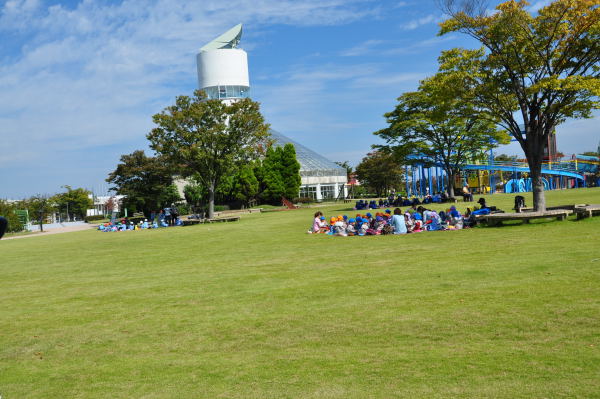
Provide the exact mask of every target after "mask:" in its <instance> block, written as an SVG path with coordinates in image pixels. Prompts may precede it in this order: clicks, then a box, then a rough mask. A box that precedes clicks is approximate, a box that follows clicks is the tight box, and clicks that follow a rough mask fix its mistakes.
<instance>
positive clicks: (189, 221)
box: [181, 216, 240, 226]
mask: <svg viewBox="0 0 600 399" xmlns="http://www.w3.org/2000/svg"><path fill="white" fill-rule="evenodd" d="M238 220H240V217H239V216H229V217H218V218H213V219H186V220H182V221H181V222H182V223H183V225H184V226H192V225H195V224H201V223H218V222H237V221H238Z"/></svg>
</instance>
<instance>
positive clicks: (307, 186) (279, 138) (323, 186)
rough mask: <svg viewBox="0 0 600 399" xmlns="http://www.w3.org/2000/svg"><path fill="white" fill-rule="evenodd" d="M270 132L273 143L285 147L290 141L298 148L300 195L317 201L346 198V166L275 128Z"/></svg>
mask: <svg viewBox="0 0 600 399" xmlns="http://www.w3.org/2000/svg"><path fill="white" fill-rule="evenodd" d="M269 133H271V139H272V140H273V145H275V146H278V147H283V146H284V145H286V144H288V143H289V144H293V146H294V148H295V149H296V159H297V160H298V162H299V163H300V177H301V178H302V185H301V186H300V193H299V196H300V197H303V198H306V197H308V198H312V199H314V200H317V201H321V200H328V199H335V198H346V196H347V195H348V189H347V186H346V183H347V181H348V179H347V174H346V169H345V168H343V167H341V166H339V165H336V164H335V163H333V162H331V161H330V160H328V159H327V158H325V157H324V156H322V155H320V154H317V153H316V152H314V151H313V150H311V149H310V148H307V147H305V146H303V145H302V144H300V143H298V142H296V141H294V140H292V139H290V138H289V137H287V136H284V135H283V134H281V133H279V132H277V131H275V130H273V129H271V130H270V131H269Z"/></svg>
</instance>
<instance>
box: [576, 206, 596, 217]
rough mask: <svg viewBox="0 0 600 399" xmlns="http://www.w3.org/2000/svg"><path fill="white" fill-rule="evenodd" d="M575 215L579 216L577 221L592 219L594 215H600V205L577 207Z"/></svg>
mask: <svg viewBox="0 0 600 399" xmlns="http://www.w3.org/2000/svg"><path fill="white" fill-rule="evenodd" d="M575 213H576V214H577V220H579V219H584V218H591V217H592V216H594V213H596V214H598V213H600V204H587V205H576V206H575Z"/></svg>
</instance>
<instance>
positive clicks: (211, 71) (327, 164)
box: [178, 24, 348, 201]
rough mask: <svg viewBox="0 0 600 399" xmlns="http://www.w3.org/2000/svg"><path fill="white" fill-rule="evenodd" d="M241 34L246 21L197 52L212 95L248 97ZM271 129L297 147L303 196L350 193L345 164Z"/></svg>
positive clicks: (279, 142) (281, 141)
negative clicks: (341, 164)
mask: <svg viewBox="0 0 600 399" xmlns="http://www.w3.org/2000/svg"><path fill="white" fill-rule="evenodd" d="M241 37H242V25H241V24H239V25H237V26H235V27H233V28H232V29H230V30H228V31H227V32H225V33H224V34H222V35H221V36H219V37H217V38H216V39H214V40H213V41H211V42H210V43H208V44H206V45H205V46H203V47H202V48H201V49H200V52H199V53H198V55H197V56H196V61H197V65H198V85H199V87H200V89H202V90H204V91H205V92H206V94H207V96H208V98H210V99H220V100H222V101H226V102H232V101H237V100H239V99H241V98H244V97H248V94H249V92H250V79H249V74H248V54H247V53H246V52H245V51H244V50H242V49H240V48H238V45H239V42H240V39H241ZM270 133H271V136H272V138H273V140H274V145H276V146H284V145H285V144H287V143H291V144H293V145H294V147H295V149H296V156H297V159H298V162H299V163H300V177H301V178H302V186H301V187H300V192H299V193H298V196H299V197H310V198H313V199H315V200H318V201H320V200H327V199H335V198H338V197H346V196H347V195H348V191H347V186H346V183H347V175H346V169H345V168H342V167H340V166H338V165H336V164H335V163H333V162H331V161H329V160H328V159H327V158H325V157H324V156H322V155H319V154H317V153H316V152H314V151H312V150H310V149H309V148H307V147H305V146H303V145H301V144H299V143H297V142H295V141H294V140H292V139H290V138H289V137H286V136H284V135H283V134H281V133H279V132H277V131H274V130H271V131H270ZM178 185H181V184H178Z"/></svg>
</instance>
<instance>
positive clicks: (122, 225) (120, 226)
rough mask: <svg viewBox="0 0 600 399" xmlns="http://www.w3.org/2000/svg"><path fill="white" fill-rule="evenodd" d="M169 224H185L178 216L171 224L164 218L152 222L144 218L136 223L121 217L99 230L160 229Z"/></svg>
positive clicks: (101, 226)
mask: <svg viewBox="0 0 600 399" xmlns="http://www.w3.org/2000/svg"><path fill="white" fill-rule="evenodd" d="M169 226H183V222H182V221H181V220H180V219H179V218H177V219H176V220H175V221H174V224H172V225H169V224H168V223H167V222H166V221H165V220H164V219H158V218H156V219H154V220H153V221H152V222H149V221H148V219H144V220H143V221H140V222H138V223H135V222H133V221H131V220H127V219H121V220H119V221H116V222H114V223H104V224H101V225H100V226H98V230H100V231H104V232H112V231H134V230H146V229H158V228H159V227H169Z"/></svg>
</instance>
